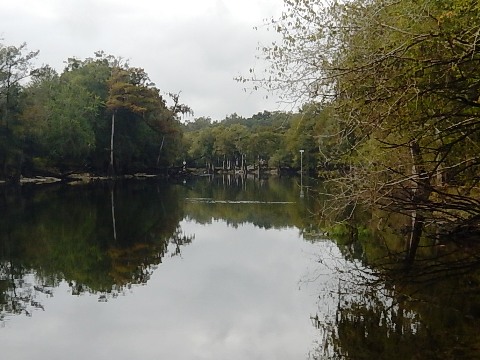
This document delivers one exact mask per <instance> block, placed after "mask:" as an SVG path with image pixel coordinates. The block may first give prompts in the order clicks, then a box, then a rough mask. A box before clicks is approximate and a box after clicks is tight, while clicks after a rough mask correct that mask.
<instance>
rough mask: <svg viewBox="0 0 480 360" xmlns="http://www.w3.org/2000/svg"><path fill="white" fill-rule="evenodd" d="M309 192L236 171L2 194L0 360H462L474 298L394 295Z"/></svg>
mask: <svg viewBox="0 0 480 360" xmlns="http://www.w3.org/2000/svg"><path fill="white" fill-rule="evenodd" d="M307 185H308V184H307ZM310 190H311V187H307V188H304V189H300V184H299V182H298V181H297V180H296V179H289V178H270V179H264V180H258V179H242V178H234V177H217V178H209V177H205V178H199V179H194V180H188V181H185V182H183V183H176V184H173V183H167V182H163V181H160V180H156V179H154V180H144V181H123V182H117V183H115V184H114V183H99V184H90V185H75V186H72V185H62V184H61V185H53V186H40V187H39V186H24V187H22V188H14V189H11V188H4V189H2V200H0V206H1V207H0V210H1V212H2V214H3V215H2V217H1V219H0V322H1V325H2V326H1V328H0V349H1V353H2V358H5V359H9V360H15V359H19V360H20V359H22V360H23V359H40V360H43V359H49V360H52V359H54V360H56V359H89V360H95V359H119V360H120V359H350V358H351V359H372V358H376V359H380V358H381V359H410V358H412V359H413V358H418V359H420V358H463V357H465V358H475V354H478V353H476V351H477V348H476V344H478V340H477V337H476V333H474V332H473V331H471V329H474V328H475V326H477V325H478V315H479V314H477V313H476V311H480V304H479V303H478V302H476V300H478V299H477V298H478V296H476V297H474V300H475V301H473V302H469V303H468V306H469V309H470V310H471V311H469V312H468V314H467V313H458V311H459V310H458V309H457V307H462V308H464V307H465V306H466V304H465V303H463V304H457V303H455V301H456V302H458V301H461V300H459V299H455V300H452V299H450V300H449V301H445V303H449V304H450V305H451V304H452V301H453V304H455V305H451V306H452V309H448V308H447V309H446V305H445V304H444V303H443V302H442V303H437V304H435V305H434V306H433V307H432V305H431V304H427V305H425V304H421V303H417V302H414V301H404V300H402V301H399V300H398V294H396V291H395V286H392V284H387V283H385V282H382V281H381V279H379V278H377V275H375V274H374V273H373V272H372V271H371V270H370V269H369V267H368V265H367V264H366V263H365V261H364V260H365V256H364V255H362V254H364V253H365V250H362V249H358V247H357V248H355V249H353V248H354V247H355V246H354V244H353V245H352V244H348V245H345V244H343V245H342V244H341V243H339V242H338V241H335V240H333V239H331V238H330V237H329V236H328V234H324V232H323V231H322V230H321V229H319V228H318V225H317V224H318V223H319V221H318V217H317V216H316V215H315V214H316V210H315V208H316V206H317V205H318V200H316V197H315V196H312V194H311V193H310ZM313 195H314V194H313ZM349 250H352V251H349ZM372 284H375V285H374V287H373V285H372ZM442 289H443V287H442ZM477 295H478V294H477ZM457 305H458V306H457ZM438 317H441V318H440V319H439V318H438ZM452 332H453V333H452ZM449 336H451V337H452V336H453V337H455V339H454V340H452V341H450V342H449V340H448V339H449ZM446 339H447V340H446ZM452 344H455V345H452ZM459 344H460V345H459Z"/></svg>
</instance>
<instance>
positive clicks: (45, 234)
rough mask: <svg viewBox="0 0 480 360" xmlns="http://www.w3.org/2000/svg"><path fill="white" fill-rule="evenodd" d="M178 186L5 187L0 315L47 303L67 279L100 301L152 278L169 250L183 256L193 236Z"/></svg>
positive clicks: (0, 244) (74, 288)
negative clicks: (183, 225) (184, 223)
mask: <svg viewBox="0 0 480 360" xmlns="http://www.w3.org/2000/svg"><path fill="white" fill-rule="evenodd" d="M152 189H155V190H156V191H152ZM174 189H175V188H174V187H172V188H170V189H169V190H170V191H168V192H166V191H162V189H161V188H159V187H156V188H155V187H152V186H151V184H147V183H142V182H137V183H134V184H133V183H132V184H123V185H122V186H121V187H120V186H119V187H117V186H113V185H112V184H102V185H91V186H82V187H81V188H77V187H64V188H59V187H51V188H44V189H38V190H37V191H33V190H32V189H29V188H23V189H21V191H20V190H18V189H16V190H13V191H11V190H9V189H4V191H5V193H4V197H3V201H1V202H0V206H1V208H2V210H4V212H3V214H5V216H4V217H2V218H1V219H0V229H1V231H0V314H1V315H0V316H1V318H0V319H4V317H5V316H7V315H9V314H26V315H30V314H31V313H32V311H33V310H34V309H42V308H43V306H42V304H41V301H40V300H39V299H41V298H42V297H44V296H52V294H53V292H54V288H55V287H57V286H58V285H59V284H60V283H61V282H62V281H66V282H67V283H68V285H69V287H70V290H71V293H72V294H73V295H80V294H82V293H85V292H88V293H95V294H98V296H99V300H100V301H105V300H107V299H108V298H110V297H115V296H117V295H118V294H120V293H122V292H124V291H125V289H128V288H130V287H131V286H132V285H134V284H143V283H146V282H147V281H148V280H149V278H150V276H151V274H152V272H153V271H154V269H155V268H156V266H157V265H158V264H160V263H161V262H162V258H163V257H164V256H166V255H171V256H176V255H180V254H181V248H182V247H183V246H186V245H188V244H190V243H191V241H192V240H193V236H192V235H187V234H184V233H183V232H182V230H181V229H180V228H179V226H178V223H179V221H180V220H181V219H182V217H183V215H182V209H181V208H180V207H179V204H181V203H182V202H181V201H179V200H178V191H172V190H174ZM10 191H11V192H10ZM159 210H160V211H159Z"/></svg>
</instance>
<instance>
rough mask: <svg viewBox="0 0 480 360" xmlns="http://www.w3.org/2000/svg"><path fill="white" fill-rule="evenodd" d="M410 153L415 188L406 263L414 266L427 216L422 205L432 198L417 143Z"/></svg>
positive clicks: (412, 144) (412, 146) (412, 143)
mask: <svg viewBox="0 0 480 360" xmlns="http://www.w3.org/2000/svg"><path fill="white" fill-rule="evenodd" d="M410 153H411V156H412V175H413V179H414V187H413V190H412V198H411V201H412V211H411V215H410V217H411V220H412V223H411V231H410V236H409V239H408V241H407V249H406V250H407V251H406V257H405V261H406V263H407V264H409V265H410V264H412V263H413V261H414V260H415V255H416V252H417V249H418V246H419V244H420V238H421V237H422V232H423V227H424V222H425V216H424V214H422V212H423V211H425V210H422V209H421V206H422V205H425V204H426V203H427V202H428V199H429V198H430V193H431V189H430V176H429V175H428V173H427V172H426V170H425V167H424V162H423V156H422V151H421V148H420V145H419V144H418V142H417V141H415V140H414V141H412V142H411V144H410Z"/></svg>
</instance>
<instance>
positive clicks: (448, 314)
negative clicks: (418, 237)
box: [311, 226, 480, 360]
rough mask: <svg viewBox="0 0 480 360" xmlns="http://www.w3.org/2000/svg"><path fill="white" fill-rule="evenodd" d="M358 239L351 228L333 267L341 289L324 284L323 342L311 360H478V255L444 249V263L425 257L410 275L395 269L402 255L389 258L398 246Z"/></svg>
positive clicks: (317, 317) (315, 319) (319, 323)
mask: <svg viewBox="0 0 480 360" xmlns="http://www.w3.org/2000/svg"><path fill="white" fill-rule="evenodd" d="M337 230H338V229H337ZM353 233H355V234H356V236H353V237H352V236H351V235H352V232H351V231H350V230H349V227H348V226H347V227H346V229H345V230H344V231H343V232H337V234H336V238H337V243H338V245H339V253H338V254H335V256H333V258H335V259H337V262H331V263H330V265H329V267H330V268H332V273H334V274H336V275H337V276H336V277H335V279H334V280H331V281H337V287H336V291H331V290H330V291H329V290H328V289H332V288H333V286H332V284H330V285H325V283H324V285H325V290H324V291H320V293H321V295H320V300H319V312H318V313H317V314H314V315H312V316H311V320H312V324H313V326H315V327H316V328H317V329H318V331H319V338H320V339H321V341H319V344H318V348H317V350H316V351H315V352H313V353H312V354H311V358H312V359H399V360H400V359H474V358H478V356H479V354H480V337H479V334H478V331H477V329H478V327H479V325H480V292H479V286H480V273H479V271H478V270H479V269H478V265H479V264H478V261H477V260H475V259H472V253H471V251H469V253H470V254H469V255H466V254H465V251H463V250H462V251H459V250H458V249H457V250H456V251H455V250H451V251H447V250H445V249H444V251H445V255H444V256H442V257H440V259H441V260H439V259H438V258H432V257H431V256H427V252H426V249H424V258H423V260H422V259H420V261H419V263H417V264H416V266H415V267H408V268H405V267H404V266H403V263H400V264H395V263H394V262H393V261H392V258H397V256H398V254H397V253H388V254H387V252H383V255H381V254H382V251H381V249H380V248H381V247H382V246H381V245H385V244H386V243H388V242H389V241H392V239H385V238H382V241H381V242H379V243H377V246H374V244H375V241H374V237H375V236H374V235H373V233H372V232H368V231H365V229H364V230H361V231H360V233H363V235H360V236H358V231H356V232H353ZM382 235H384V236H385V234H382ZM396 241H398V239H397V240H396ZM391 248H393V247H391ZM391 248H390V250H391ZM433 250H435V249H433ZM470 250H471V249H470ZM447 254H448V255H447ZM461 254H463V257H462V255H461ZM400 257H401V258H403V256H401V254H400ZM388 259H390V260H388ZM427 259H429V260H427ZM434 259H435V260H434ZM322 262H323V263H325V260H324V258H323V260H322ZM372 264H375V265H372ZM460 264H462V265H461V266H460ZM326 304H327V305H329V307H327V308H325V305H326ZM331 309H335V310H334V311H330V310H331Z"/></svg>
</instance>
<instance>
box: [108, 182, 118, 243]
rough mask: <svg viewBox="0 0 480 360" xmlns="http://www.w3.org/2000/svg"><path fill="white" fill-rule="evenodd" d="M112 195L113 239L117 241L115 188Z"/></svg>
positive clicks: (111, 192)
mask: <svg viewBox="0 0 480 360" xmlns="http://www.w3.org/2000/svg"><path fill="white" fill-rule="evenodd" d="M110 197H111V200H112V227H113V240H115V241H117V224H116V221H115V201H114V194H113V189H112V190H111V191H110Z"/></svg>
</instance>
